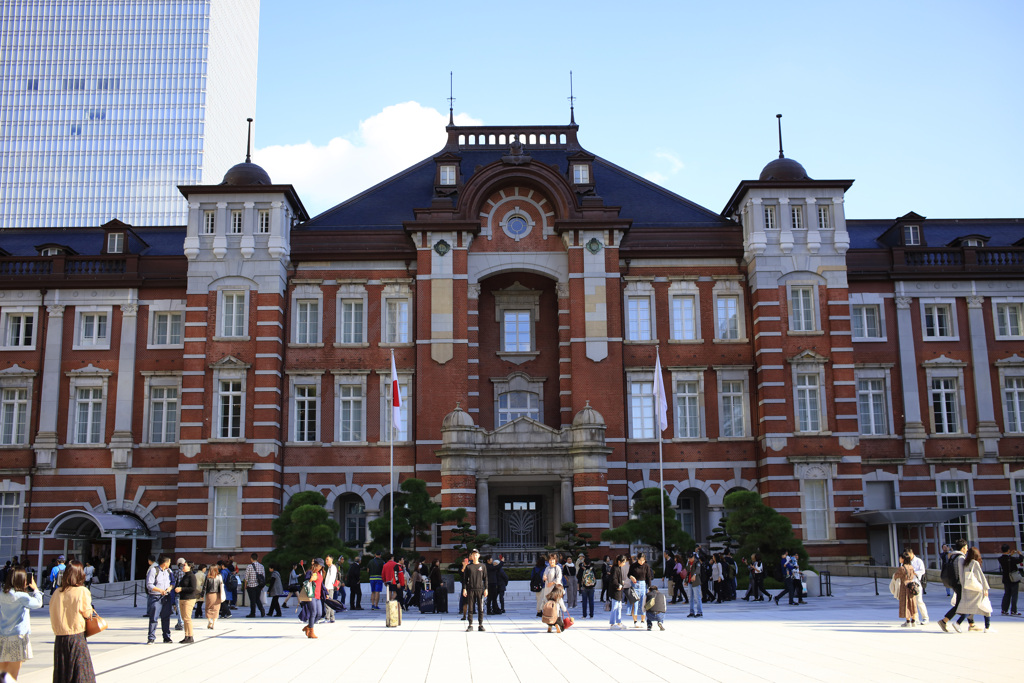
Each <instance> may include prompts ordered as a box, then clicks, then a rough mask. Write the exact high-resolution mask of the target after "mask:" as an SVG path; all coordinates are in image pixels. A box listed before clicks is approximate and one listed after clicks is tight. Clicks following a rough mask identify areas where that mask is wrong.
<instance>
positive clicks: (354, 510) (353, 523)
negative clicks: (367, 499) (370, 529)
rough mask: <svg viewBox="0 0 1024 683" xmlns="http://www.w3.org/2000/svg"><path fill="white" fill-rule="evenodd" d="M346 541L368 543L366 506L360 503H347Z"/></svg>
mask: <svg viewBox="0 0 1024 683" xmlns="http://www.w3.org/2000/svg"><path fill="white" fill-rule="evenodd" d="M345 541H346V542H347V543H359V544H362V543H366V506H364V505H363V503H362V502H360V501H348V502H346V503H345Z"/></svg>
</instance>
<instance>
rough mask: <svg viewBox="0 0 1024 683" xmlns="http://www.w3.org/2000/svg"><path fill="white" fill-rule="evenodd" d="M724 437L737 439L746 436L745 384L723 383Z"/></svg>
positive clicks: (740, 382) (739, 382) (738, 382)
mask: <svg viewBox="0 0 1024 683" xmlns="http://www.w3.org/2000/svg"><path fill="white" fill-rule="evenodd" d="M721 402H722V436H723V437H725V438H730V439H735V438H740V437H744V436H746V420H745V419H744V418H745V413H744V410H745V408H744V406H745V405H746V399H745V397H744V395H743V382H742V381H738V380H729V381H723V382H722V394H721Z"/></svg>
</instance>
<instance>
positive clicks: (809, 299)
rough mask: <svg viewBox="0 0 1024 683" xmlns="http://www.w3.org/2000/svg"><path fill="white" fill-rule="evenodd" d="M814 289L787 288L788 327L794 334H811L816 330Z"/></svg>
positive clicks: (804, 287) (805, 287)
mask: <svg viewBox="0 0 1024 683" xmlns="http://www.w3.org/2000/svg"><path fill="white" fill-rule="evenodd" d="M815 299H816V297H815V295H814V287H808V286H800V287H790V288H789V325H790V330H792V331H794V332H812V331H814V330H816V329H818V328H817V322H816V320H815V317H816V316H815V315H814V309H815V305H814V304H815Z"/></svg>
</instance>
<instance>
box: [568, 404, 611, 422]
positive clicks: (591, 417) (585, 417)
mask: <svg viewBox="0 0 1024 683" xmlns="http://www.w3.org/2000/svg"><path fill="white" fill-rule="evenodd" d="M584 425H602V426H603V425H604V416H602V415H601V413H599V412H597V411H596V410H594V409H593V408H591V407H590V401H587V405H586V406H584V407H583V410H581V411H580V412H578V413H576V417H574V418H573V419H572V426H573V427H582V426H584Z"/></svg>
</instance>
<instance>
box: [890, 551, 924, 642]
mask: <svg viewBox="0 0 1024 683" xmlns="http://www.w3.org/2000/svg"><path fill="white" fill-rule="evenodd" d="M893 582H894V583H895V584H896V599H897V600H899V601H900V618H901V619H903V620H904V621H903V623H902V624H900V626H904V627H906V626H916V625H917V596H918V595H919V594H920V592H921V584H920V583H919V582H918V579H917V574H916V573H915V572H914V565H913V560H912V559H911V557H910V553H909V552H907V551H906V550H904V551H903V554H902V555H900V568H899V569H897V570H896V573H895V574H894V575H893Z"/></svg>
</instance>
